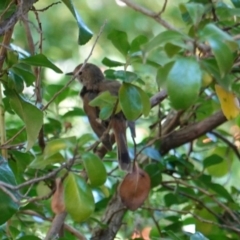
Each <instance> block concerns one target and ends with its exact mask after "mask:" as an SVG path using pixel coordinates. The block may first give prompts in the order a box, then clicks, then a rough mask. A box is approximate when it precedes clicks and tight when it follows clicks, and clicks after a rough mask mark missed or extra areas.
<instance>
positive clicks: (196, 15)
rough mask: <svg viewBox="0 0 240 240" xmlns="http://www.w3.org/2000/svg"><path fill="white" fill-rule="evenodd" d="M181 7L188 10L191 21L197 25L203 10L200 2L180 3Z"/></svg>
mask: <svg viewBox="0 0 240 240" xmlns="http://www.w3.org/2000/svg"><path fill="white" fill-rule="evenodd" d="M181 7H182V8H184V10H185V11H187V12H188V14H189V16H190V18H191V20H192V23H193V24H194V25H198V24H199V23H200V21H201V19H202V16H203V14H204V12H205V8H204V6H203V5H202V4H199V3H186V4H181Z"/></svg>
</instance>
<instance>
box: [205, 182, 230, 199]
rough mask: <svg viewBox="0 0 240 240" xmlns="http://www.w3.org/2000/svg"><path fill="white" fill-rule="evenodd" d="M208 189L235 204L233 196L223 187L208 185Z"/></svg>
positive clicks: (215, 184) (214, 184) (213, 184)
mask: <svg viewBox="0 0 240 240" xmlns="http://www.w3.org/2000/svg"><path fill="white" fill-rule="evenodd" d="M208 187H209V188H210V189H212V190H213V191H214V192H216V193H217V194H218V196H221V197H223V198H225V199H226V200H228V201H229V202H234V200H233V198H232V196H231V195H230V194H229V192H228V191H227V190H226V189H225V188H224V187H223V186H222V185H220V184H217V183H210V184H208Z"/></svg>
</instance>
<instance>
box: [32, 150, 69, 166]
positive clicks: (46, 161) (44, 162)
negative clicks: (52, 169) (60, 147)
mask: <svg viewBox="0 0 240 240" xmlns="http://www.w3.org/2000/svg"><path fill="white" fill-rule="evenodd" d="M64 161H65V158H64V157H63V156H62V154H60V153H59V152H57V153H55V154H53V155H51V156H49V157H46V158H44V156H42V155H41V156H37V157H36V158H35V159H34V160H33V161H32V162H31V164H30V165H29V167H30V168H34V169H45V168H46V167H47V166H49V165H52V164H55V163H63V162H64Z"/></svg>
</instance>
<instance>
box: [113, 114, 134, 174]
mask: <svg viewBox="0 0 240 240" xmlns="http://www.w3.org/2000/svg"><path fill="white" fill-rule="evenodd" d="M111 125H112V129H113V131H114V136H115V141H116V143H117V152H118V162H119V166H120V168H121V169H123V170H126V171H129V170H130V166H131V164H130V163H131V159H130V157H129V154H128V147H127V140H126V127H127V126H126V120H125V119H124V118H123V117H121V116H114V117H113V118H112V120H111Z"/></svg>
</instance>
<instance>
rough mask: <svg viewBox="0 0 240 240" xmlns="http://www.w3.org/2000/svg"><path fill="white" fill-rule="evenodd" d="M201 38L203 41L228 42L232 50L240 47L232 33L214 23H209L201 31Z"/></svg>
mask: <svg viewBox="0 0 240 240" xmlns="http://www.w3.org/2000/svg"><path fill="white" fill-rule="evenodd" d="M200 36H201V39H202V40H203V41H209V40H216V41H221V42H223V43H226V44H227V45H228V47H229V49H231V50H232V51H235V50H237V49H238V44H237V42H236V41H234V39H233V38H232V36H231V35H229V34H228V33H226V32H225V31H223V30H222V29H220V28H218V27H217V26H216V25H214V24H213V23H209V24H207V25H206V26H205V27H204V28H203V29H202V31H201V32H200Z"/></svg>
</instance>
